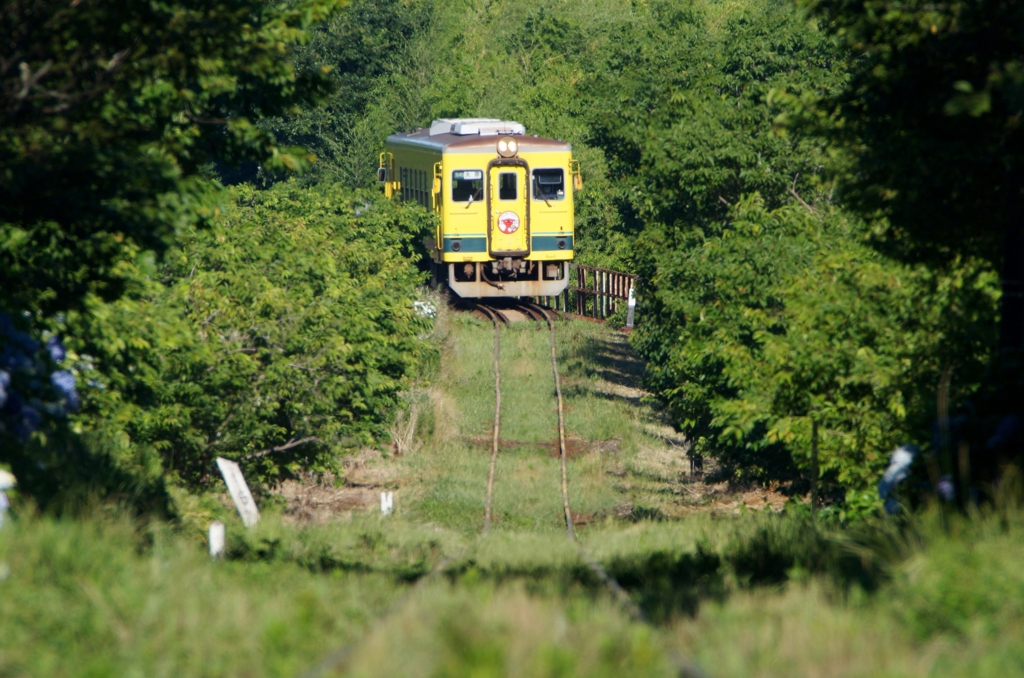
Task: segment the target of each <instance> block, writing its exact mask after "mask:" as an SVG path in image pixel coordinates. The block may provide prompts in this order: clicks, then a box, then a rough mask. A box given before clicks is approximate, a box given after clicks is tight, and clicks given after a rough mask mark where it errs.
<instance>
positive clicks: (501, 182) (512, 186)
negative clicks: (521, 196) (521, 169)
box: [498, 172, 518, 200]
mask: <svg viewBox="0 0 1024 678" xmlns="http://www.w3.org/2000/svg"><path fill="white" fill-rule="evenodd" d="M517 193H518V191H516V173H515V172H502V173H501V174H499V175H498V199H499V200H515V199H516V198H517Z"/></svg>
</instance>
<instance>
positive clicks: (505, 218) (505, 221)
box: [498, 212, 519, 235]
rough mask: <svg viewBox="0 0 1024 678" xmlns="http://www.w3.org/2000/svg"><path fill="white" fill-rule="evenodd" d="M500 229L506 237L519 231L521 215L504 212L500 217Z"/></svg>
mask: <svg viewBox="0 0 1024 678" xmlns="http://www.w3.org/2000/svg"><path fill="white" fill-rule="evenodd" d="M498 228H499V229H500V230H501V232H502V233H504V234H505V235H509V234H510V233H515V232H516V231H518V230H519V215H518V214H516V213H515V212H502V213H501V214H500V215H498Z"/></svg>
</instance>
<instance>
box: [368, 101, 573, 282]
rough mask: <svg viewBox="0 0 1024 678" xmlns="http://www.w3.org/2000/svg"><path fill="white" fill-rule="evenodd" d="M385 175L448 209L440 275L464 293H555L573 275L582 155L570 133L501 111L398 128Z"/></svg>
mask: <svg viewBox="0 0 1024 678" xmlns="http://www.w3.org/2000/svg"><path fill="white" fill-rule="evenodd" d="M385 148H386V150H385V151H384V153H381V157H380V168H379V169H378V171H377V178H378V180H379V181H380V183H381V184H383V186H384V192H385V194H386V195H387V196H388V197H396V198H400V199H401V200H413V201H416V202H418V203H420V204H421V205H423V206H424V207H426V208H427V209H429V210H432V211H433V212H435V213H436V214H437V215H438V229H437V232H436V233H435V234H434V238H432V239H431V241H430V242H428V249H429V250H430V255H431V258H432V260H433V268H434V277H435V280H437V281H438V282H441V283H444V284H447V285H448V286H449V287H451V289H452V291H454V292H455V294H457V295H458V296H460V297H469V298H480V297H532V296H555V295H557V294H559V293H560V292H562V291H563V290H564V289H565V288H566V286H567V285H568V281H569V262H570V261H572V258H573V236H574V233H573V198H574V193H575V191H578V190H580V189H581V188H582V186H583V184H582V180H581V177H580V171H579V163H578V162H576V161H574V160H573V159H572V147H571V146H570V145H569V144H567V143H565V142H564V141H558V140H555V139H545V138H543V137H538V136H530V135H527V134H526V130H525V129H524V127H523V126H522V125H520V124H519V123H517V122H509V121H503V120H496V119H491V118H457V119H442V120H435V121H434V122H433V123H431V125H430V128H429V129H419V130H416V131H415V132H407V133H403V134H393V135H391V136H390V137H388V139H387V144H386V146H385Z"/></svg>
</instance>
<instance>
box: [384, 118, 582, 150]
mask: <svg viewBox="0 0 1024 678" xmlns="http://www.w3.org/2000/svg"><path fill="white" fill-rule="evenodd" d="M500 136H514V137H515V138H516V142H517V143H518V144H519V152H520V153H524V152H525V153H530V152H533V153H536V152H552V151H563V152H564V151H571V150H572V145H571V144H569V143H567V142H565V141H559V140H557V139H548V138H545V137H539V136H536V135H533V136H531V135H528V134H526V128H524V127H523V126H522V125H520V124H519V123H518V122H512V121H508V120H498V119H496V118H442V119H440V120H435V121H434V122H432V123H431V124H430V127H429V128H420V129H418V130H416V131H414V132H402V133H400V134H392V135H391V136H389V137H388V144H389V145H394V146H405V147H409V148H421V149H426V150H430V151H435V152H437V151H440V152H443V153H487V152H489V151H493V150H494V145H495V143H497V138H498V137H500Z"/></svg>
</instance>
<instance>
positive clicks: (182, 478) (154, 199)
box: [0, 0, 426, 509]
mask: <svg viewBox="0 0 1024 678" xmlns="http://www.w3.org/2000/svg"><path fill="white" fill-rule="evenodd" d="M339 7H340V3H337V2H334V1H333V0H323V1H319V0H309V1H302V2H292V3H286V4H281V5H276V4H266V3H263V2H254V1H253V0H237V1H233V2H228V3H221V4H218V5H217V6H215V7H211V6H208V5H206V4H203V3H191V2H176V3H150V2H130V3H128V4H121V5H118V6H116V7H115V6H112V5H111V6H107V5H102V4H100V5H97V4H95V3H77V2H76V3H71V4H70V5H68V4H67V3H53V2H44V1H27V2H14V3H6V4H5V5H4V8H3V10H2V11H0V29H2V33H3V35H4V36H5V37H4V39H3V40H4V42H3V43H2V50H3V52H2V55H0V56H2V58H0V92H2V96H3V98H2V106H0V177H2V178H3V181H2V182H0V183H2V184H3V186H2V188H0V289H2V290H3V291H2V296H0V348H2V351H0V386H2V388H0V409H2V413H0V438H2V440H0V442H2V450H0V462H2V463H6V464H9V465H10V466H11V467H12V469H13V470H14V472H15V475H16V476H17V477H18V479H19V482H20V486H21V487H22V489H23V490H25V491H26V492H28V493H29V494H31V495H33V496H35V498H36V499H37V500H38V501H40V502H42V503H47V502H49V501H51V500H52V499H55V498H56V499H59V500H60V501H63V502H65V503H67V502H72V503H73V502H75V501H77V500H78V499H79V498H82V497H83V493H86V494H91V493H98V494H100V495H111V494H113V495H114V496H118V495H121V496H125V495H127V496H128V498H129V499H131V500H132V501H136V502H138V501H142V502H143V503H146V504H148V505H149V506H150V507H153V508H159V509H164V508H166V502H167V498H166V495H165V494H164V492H163V489H162V488H163V486H164V484H165V483H166V482H167V481H168V480H170V481H172V482H176V483H183V484H184V485H185V486H188V487H196V486H201V485H202V484H203V483H204V482H205V481H206V480H207V479H208V477H209V475H210V473H211V472H212V471H213V470H214V467H213V466H212V459H213V457H215V456H218V455H223V456H227V457H235V458H241V457H245V456H246V455H255V456H254V457H252V458H251V460H250V461H248V462H246V465H247V472H248V473H249V474H250V476H251V477H253V478H254V479H256V480H262V479H270V478H273V477H275V476H279V475H280V474H281V473H284V472H287V471H288V470H295V469H297V468H298V466H297V465H298V464H301V465H302V466H304V467H307V468H309V467H312V468H324V467H326V466H329V465H331V464H332V463H334V460H335V459H336V454H337V453H338V452H340V451H342V450H343V449H344V448H346V447H352V446H355V445H358V444H361V443H366V442H369V441H371V440H373V439H376V438H377V437H379V436H380V435H381V434H382V433H383V431H384V430H385V429H386V423H387V421H388V418H389V416H390V415H391V410H392V409H393V408H392V405H393V403H394V399H395V394H396V393H397V391H398V390H400V389H401V388H402V387H403V386H404V385H405V383H406V381H407V379H408V378H409V376H410V375H411V374H412V373H413V372H414V370H415V368H416V364H417V355H418V352H419V351H420V350H421V346H420V344H419V342H418V341H417V339H416V334H417V332H418V331H419V328H420V327H421V326H422V323H421V321H419V320H418V319H416V318H415V317H414V316H413V315H412V311H411V299H412V296H413V293H414V292H413V290H414V288H415V287H416V285H418V284H419V283H420V276H419V274H418V273H417V271H416V268H415V265H414V264H413V263H412V262H411V256H412V251H411V249H410V242H411V239H412V238H413V237H414V236H415V235H416V234H418V233H419V232H420V231H421V230H422V225H423V224H424V223H425V219H426V216H425V215H423V214H422V213H419V212H415V213H414V212H412V211H411V210H409V209H408V208H401V207H398V206H395V205H391V204H385V203H382V202H381V200H380V199H379V198H377V197H375V196H361V195H356V194H353V193H351V192H350V191H345V190H343V189H340V188H338V187H333V186H330V185H325V186H322V187H318V188H316V189H311V190H305V191H297V190H296V189H295V187H294V186H291V185H287V184H286V185H283V186H281V187H280V188H279V189H275V190H274V191H271V192H268V193H257V192H254V191H253V190H252V189H247V188H242V189H240V192H239V193H238V194H237V195H231V194H226V193H224V192H223V190H222V189H221V187H220V186H219V184H218V183H217V182H215V181H211V180H210V179H209V177H208V174H209V173H208V170H207V167H208V166H209V165H210V163H211V162H215V163H217V164H218V166H220V167H230V166H232V165H238V164H239V163H242V162H244V161H253V162H258V163H260V164H261V165H262V166H264V167H267V168H268V169H269V170H271V171H275V172H280V171H283V170H301V169H303V168H306V167H308V166H309V164H310V162H311V161H312V160H313V159H314V158H313V156H311V155H310V154H309V153H308V152H307V151H305V150H303V149H301V148H297V147H290V146H285V145H282V144H280V143H279V142H278V141H277V139H276V138H275V136H274V135H273V134H272V133H271V132H269V131H268V130H266V129H264V128H262V127H260V126H259V125H258V124H257V123H258V121H259V120H261V119H263V118H265V117H267V116H274V115H281V114H283V113H287V112H290V111H294V110H297V107H298V106H299V105H302V104H306V105H310V104H314V103H315V102H317V101H319V100H321V99H322V98H323V97H324V96H325V95H326V94H328V93H329V92H330V91H331V90H332V88H333V87H336V86H337V83H332V82H331V79H330V78H329V77H328V71H329V68H327V67H325V66H322V65H321V64H320V63H316V62H311V61H310V60H308V59H307V60H305V61H303V62H301V63H298V64H297V63H296V62H295V61H294V60H293V59H291V58H290V57H289V55H290V53H291V52H292V50H294V48H295V47H296V46H299V45H301V44H304V43H305V42H307V41H308V39H309V37H310V34H309V32H308V31H309V29H310V28H311V27H312V26H313V25H315V24H318V22H322V21H323V20H325V19H327V18H328V17H330V16H331V15H332V14H334V13H335V12H336V11H337V10H338V8H339ZM261 454H262V456H261Z"/></svg>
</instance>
